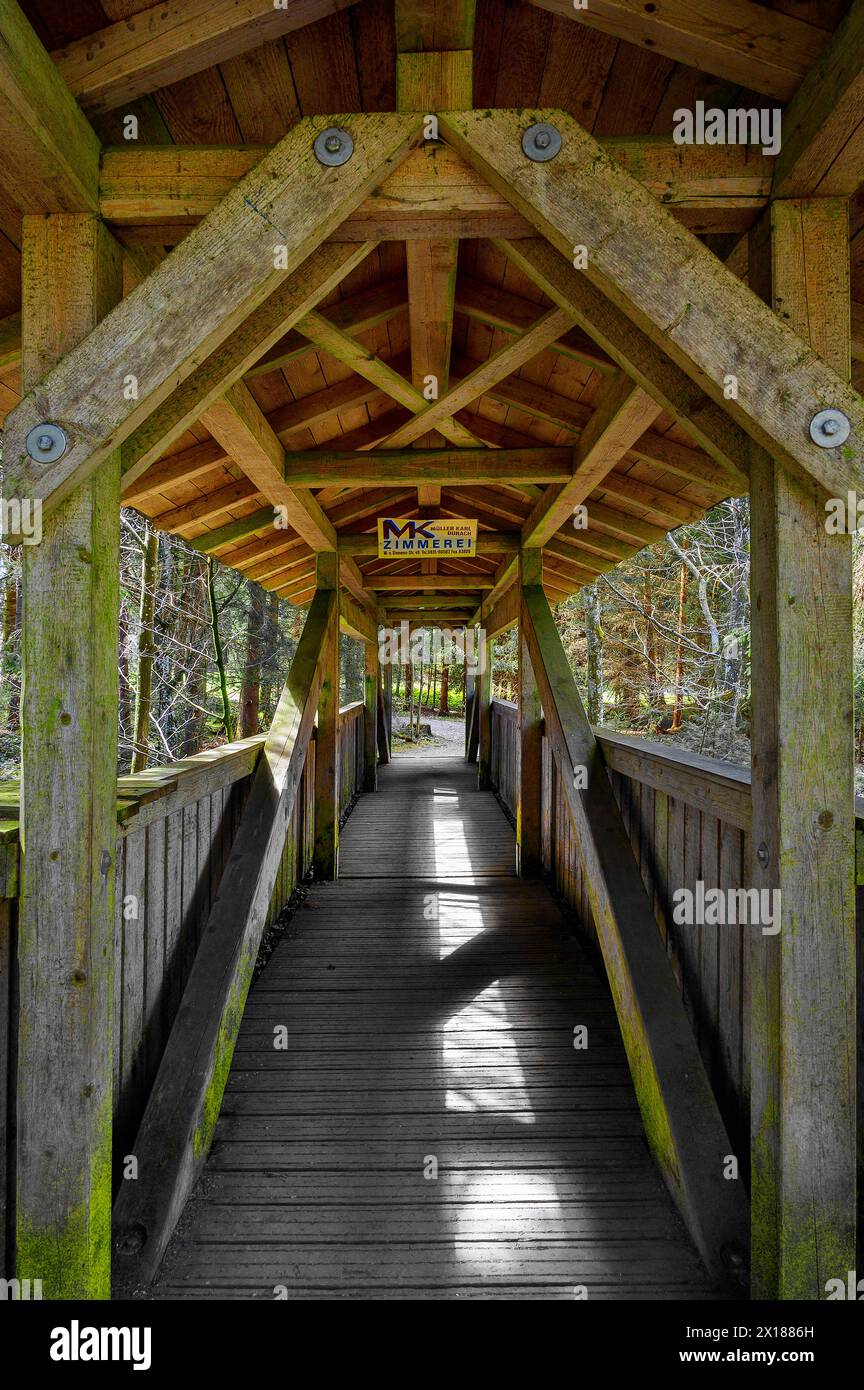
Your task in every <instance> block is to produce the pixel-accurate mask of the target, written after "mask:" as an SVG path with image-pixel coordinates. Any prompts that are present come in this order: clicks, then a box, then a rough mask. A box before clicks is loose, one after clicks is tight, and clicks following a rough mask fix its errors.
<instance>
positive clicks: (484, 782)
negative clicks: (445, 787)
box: [474, 608, 492, 791]
mask: <svg viewBox="0 0 864 1390" xmlns="http://www.w3.org/2000/svg"><path fill="white" fill-rule="evenodd" d="M485 619H486V611H485V608H481V610H480V629H479V632H478V634H477V649H476V650H477V657H478V661H479V664H480V668H481V669H480V671H479V672H478V674H477V675H476V676H475V678H474V699H475V702H476V705H477V721H478V729H479V742H478V747H477V786H478V787H479V789H480V791H486V790H488V788H489V787H490V786H491V785H492V782H491V778H490V775H489V774H490V759H491V755H492V643H491V642H489V641H487V640H486V629H485V627H484V626H483V623H484V621H485Z"/></svg>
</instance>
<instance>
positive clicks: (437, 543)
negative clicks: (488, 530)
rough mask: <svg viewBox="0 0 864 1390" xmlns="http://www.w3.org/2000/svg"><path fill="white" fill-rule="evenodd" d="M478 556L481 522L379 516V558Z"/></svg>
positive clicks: (424, 558)
mask: <svg viewBox="0 0 864 1390" xmlns="http://www.w3.org/2000/svg"><path fill="white" fill-rule="evenodd" d="M476 554H477V522H476V521H454V520H452V519H450V518H448V519H446V520H441V521H416V520H414V521H412V520H408V519H407V518H405V517H398V516H396V517H391V516H379V518H378V558H379V560H383V559H384V558H385V557H390V558H392V557H393V556H394V555H407V556H411V557H415V556H417V557H419V558H420V559H423V560H428V559H429V558H430V557H431V556H433V555H444V556H450V557H452V556H456V555H476Z"/></svg>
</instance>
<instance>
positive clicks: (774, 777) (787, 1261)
mask: <svg viewBox="0 0 864 1390" xmlns="http://www.w3.org/2000/svg"><path fill="white" fill-rule="evenodd" d="M847 226H848V221H847V207H846V203H845V200H843V199H839V198H838V199H829V198H819V199H814V200H810V201H795V200H790V201H783V200H778V201H777V202H776V203H774V204H773V205H772V208H771V216H770V225H769V227H768V228H767V240H763V239H762V238H757V237H755V236H754V237H753V238H751V248H750V281H751V284H752V285H753V288H754V290H755V291H756V292H757V293H764V294H766V297H767V298H768V302H769V303H770V304H771V305H773V308H774V309H775V311H776V313H777V315H778V316H779V317H782V318H783V319H784V320H785V321H786V322H788V323H789V324H790V326H791V327H792V328H794V329H795V330H796V331H797V332H799V333H801V334H802V335H803V336H804V337H805V338H806V339H807V341H808V342H809V343H810V345H811V348H812V350H813V351H814V352H818V353H819V355H820V360H822V361H825V362H826V363H830V364H831V365H832V366H833V367H834V369H835V371H836V372H837V373H838V376H842V377H844V378H845V379H846V380H848V379H849V372H850V366H851V361H850V343H849V314H848V306H849V273H850V265H849V241H848V236H847ZM837 495H838V496H844V495H845V494H842V493H838V494H837ZM750 528H751V537H752V563H751V568H750V594H751V599H750V609H751V613H752V615H753V616H752V648H753V662H754V671H756V672H757V673H758V679H755V680H754V682H753V701H752V706H753V708H752V732H751V740H752V751H753V845H754V865H753V872H754V878H755V883H756V886H757V887H758V888H760V889H764V890H765V891H768V892H778V893H779V894H780V904H781V908H780V918H781V923H782V929H781V930H780V931H779V933H776V934H774V935H771V936H768V937H764V936H762V937H760V936H759V935H758V934H753V936H752V937H751V949H752V951H753V970H752V975H753V989H752V1024H753V1026H752V1040H753V1047H752V1056H753V1094H752V1101H753V1106H752V1112H753V1113H752V1129H751V1135H752V1138H751V1163H752V1193H753V1234H754V1239H753V1280H754V1291H755V1293H756V1295H757V1296H758V1297H761V1298H801V1299H820V1298H824V1296H825V1285H826V1281H827V1280H828V1279H831V1278H834V1277H835V1276H834V1273H833V1271H834V1270H835V1269H853V1268H854V1267H855V1238H856V1221H855V1191H856V1173H855V1169H856V1134H855V1127H856V1117H855V1037H854V1026H853V1021H854V1018H855V991H856V980H855V975H856V965H855V951H856V942H855V878H854V868H855V845H854V824H853V819H852V814H851V812H852V802H853V797H854V794H855V774H854V752H853V749H854V731H855V730H854V713H853V693H852V681H851V679H850V676H851V671H852V666H853V578H852V575H853V569H852V567H853V559H852V536H851V535H850V534H848V533H847V534H841V535H830V534H829V533H828V531H827V524H826V521H825V498H824V496H823V495H822V493H821V492H820V491H818V490H816V489H814V488H813V487H812V486H808V485H806V484H802V482H801V481H800V480H799V479H798V478H796V477H793V476H792V475H790V474H789V472H788V471H787V470H786V468H785V467H784V466H783V464H782V460H780V459H775V458H770V459H769V458H762V459H759V460H756V461H754V465H753V469H752V475H751V498H750ZM760 847H761V848H762V850H763V853H762V855H760V854H759V853H758V852H757V851H758V849H759V848H760ZM814 1154H830V1155H831V1158H830V1165H826V1168H825V1169H823V1167H822V1165H821V1164H820V1163H819V1162H818V1161H814Z"/></svg>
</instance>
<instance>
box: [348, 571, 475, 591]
mask: <svg viewBox="0 0 864 1390" xmlns="http://www.w3.org/2000/svg"><path fill="white" fill-rule="evenodd" d="M492 583H493V581H492V579H491V578H487V576H486V575H482V574H380V575H374V574H373V575H372V576H371V577H370V578H368V579H367V580H366V586H367V588H369V589H373V590H375V591H376V592H378V591H384V590H387V591H391V592H392V591H396V592H398V591H399V590H400V589H413V590H415V591H420V590H422V591H423V592H425V593H429V594H436V593H448V594H452V593H469V594H473V593H476V592H477V590H478V589H491V588H492Z"/></svg>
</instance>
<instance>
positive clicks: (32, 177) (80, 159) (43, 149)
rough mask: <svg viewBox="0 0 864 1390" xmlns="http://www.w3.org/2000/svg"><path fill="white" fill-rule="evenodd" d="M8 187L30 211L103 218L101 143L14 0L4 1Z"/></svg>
mask: <svg viewBox="0 0 864 1390" xmlns="http://www.w3.org/2000/svg"><path fill="white" fill-rule="evenodd" d="M0 29H2V43H0V148H2V150H3V182H4V185H5V186H6V187H7V188H8V189H9V190H10V195H11V197H12V198H13V200H14V202H15V203H16V204H17V205H18V207H19V208H21V210H22V212H24V213H34V214H39V213H50V212H98V211H99V153H100V142H99V139H98V137H97V135H96V132H95V131H94V130H93V128H92V127H91V125H90V124H89V122H88V121H87V119H86V117H85V116H84V115H83V114H82V113H81V111H80V109H79V108H78V105H77V104H76V101H75V98H74V96H73V95H72V93H71V92H70V91H69V88H68V87H67V86H66V83H65V82H64V81H63V78H62V77H61V76H60V74H59V73H58V71H57V69H56V67H55V66H54V64H53V63H52V61H51V59H50V57H49V55H48V54H47V53H46V51H45V49H44V48H43V46H42V44H41V43H40V42H39V39H38V37H37V36H36V33H35V31H34V30H33V29H32V28H31V26H30V24H29V23H28V21H27V20H26V19H25V17H24V14H23V12H22V11H21V9H20V7H19V6H18V5H17V4H16V3H15V0H2V3H0Z"/></svg>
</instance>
